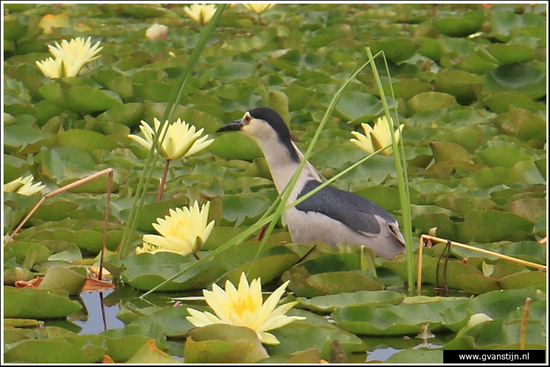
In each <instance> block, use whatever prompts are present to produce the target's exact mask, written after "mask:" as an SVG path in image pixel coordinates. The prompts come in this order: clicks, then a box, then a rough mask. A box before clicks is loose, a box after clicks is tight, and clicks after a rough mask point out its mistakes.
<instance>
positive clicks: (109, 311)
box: [67, 290, 124, 334]
mask: <svg viewBox="0 0 550 367" xmlns="http://www.w3.org/2000/svg"><path fill="white" fill-rule="evenodd" d="M112 292H113V291H112V290H108V291H103V292H82V293H81V294H80V300H79V301H80V302H81V303H82V304H83V306H84V307H83V308H82V311H81V313H80V314H73V315H71V316H70V317H69V318H68V319H67V320H68V321H71V322H72V323H74V324H75V325H77V326H78V327H80V328H81V329H80V331H78V333H79V334H99V333H101V332H103V331H105V330H109V329H118V328H122V327H124V323H123V322H122V321H120V320H119V319H117V317H116V315H117V314H118V313H119V311H120V307H119V305H118V302H114V303H113V302H108V301H107V302H106V301H105V299H106V297H108V296H109V295H110V294H111V293H112Z"/></svg>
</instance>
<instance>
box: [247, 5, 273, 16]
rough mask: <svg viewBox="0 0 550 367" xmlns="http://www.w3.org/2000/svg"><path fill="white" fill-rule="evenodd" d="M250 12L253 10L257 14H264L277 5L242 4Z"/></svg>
mask: <svg viewBox="0 0 550 367" xmlns="http://www.w3.org/2000/svg"><path fill="white" fill-rule="evenodd" d="M242 6H244V7H245V8H247V9H248V10H252V11H253V12H254V13H256V14H262V13H263V12H265V11H266V10H268V9H270V8H272V7H273V6H275V4H261V3H251V4H242Z"/></svg>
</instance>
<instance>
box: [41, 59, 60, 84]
mask: <svg viewBox="0 0 550 367" xmlns="http://www.w3.org/2000/svg"><path fill="white" fill-rule="evenodd" d="M36 66H38V68H39V69H40V71H41V72H42V74H44V75H45V76H47V77H48V78H52V79H56V78H61V75H62V73H63V60H61V59H53V58H51V57H48V58H47V59H46V60H42V61H36Z"/></svg>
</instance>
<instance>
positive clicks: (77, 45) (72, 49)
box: [36, 37, 103, 78]
mask: <svg viewBox="0 0 550 367" xmlns="http://www.w3.org/2000/svg"><path fill="white" fill-rule="evenodd" d="M91 40H92V37H88V39H87V40H86V41H84V38H82V37H77V38H73V39H72V40H71V41H70V42H69V41H67V40H62V41H61V44H60V43H59V42H55V46H54V45H48V48H49V50H50V53H51V54H52V55H53V56H54V57H55V60H52V59H51V58H50V59H46V60H43V61H37V62H36V65H37V66H38V68H40V70H41V71H42V73H44V75H46V76H47V77H50V78H59V77H61V76H68V77H74V76H77V75H78V73H79V72H80V70H81V69H82V67H83V66H84V65H86V64H87V63H89V62H90V61H93V60H95V59H97V58H98V57H99V55H98V53H99V51H101V50H102V49H103V47H99V44H100V42H99V41H98V42H96V44H95V45H93V46H92V44H91ZM60 63H61V64H62V66H63V68H62V69H63V73H61V72H58V73H56V72H54V70H56V69H55V67H57V66H58V64H60ZM56 75H57V76H56Z"/></svg>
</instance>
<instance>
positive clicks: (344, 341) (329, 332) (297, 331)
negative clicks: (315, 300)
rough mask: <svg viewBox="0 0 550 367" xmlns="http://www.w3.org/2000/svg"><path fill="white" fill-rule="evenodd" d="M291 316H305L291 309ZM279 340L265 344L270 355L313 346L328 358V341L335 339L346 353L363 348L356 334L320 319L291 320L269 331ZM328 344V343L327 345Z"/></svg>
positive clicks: (293, 351) (322, 355) (294, 351)
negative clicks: (314, 320)
mask: <svg viewBox="0 0 550 367" xmlns="http://www.w3.org/2000/svg"><path fill="white" fill-rule="evenodd" d="M288 314H289V315H291V316H306V317H307V315H308V314H310V313H307V312H305V311H303V310H291V311H290V312H289V313H288ZM271 333H272V334H273V335H274V336H275V337H276V338H277V339H278V340H279V341H280V342H281V343H280V344H277V345H267V346H266V349H267V351H268V352H269V354H270V355H279V354H292V353H296V352H298V351H301V350H304V349H308V348H315V349H316V350H317V351H318V352H319V353H320V354H321V358H323V359H325V358H326V360H328V359H329V358H330V348H327V346H328V347H330V343H331V341H333V340H337V341H338V342H339V344H340V345H341V346H342V349H343V351H344V352H345V353H346V354H351V353H353V352H357V351H361V350H364V343H363V342H362V341H361V339H360V338H359V337H358V336H357V335H353V334H352V333H349V332H346V331H344V330H342V329H341V328H338V327H335V326H334V325H333V324H330V323H328V322H326V321H325V320H320V321H318V323H317V322H316V323H315V324H311V323H307V321H293V322H292V323H290V324H288V325H285V326H283V327H281V328H278V329H275V330H273V331H271ZM327 344H328V345H327Z"/></svg>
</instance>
